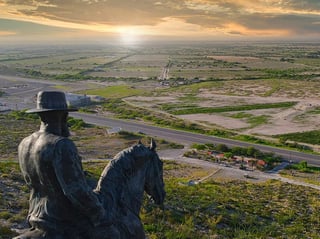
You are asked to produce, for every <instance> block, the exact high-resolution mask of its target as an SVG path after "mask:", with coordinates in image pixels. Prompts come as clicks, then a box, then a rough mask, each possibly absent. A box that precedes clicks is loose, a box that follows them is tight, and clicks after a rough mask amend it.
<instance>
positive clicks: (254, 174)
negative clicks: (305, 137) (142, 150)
mask: <svg viewBox="0 0 320 239" xmlns="http://www.w3.org/2000/svg"><path fill="white" fill-rule="evenodd" d="M184 151H185V150H184V149H178V150H176V149H170V150H160V151H159V152H158V154H159V156H160V158H162V159H163V160H174V161H177V162H180V163H186V164H192V165H195V166H200V167H203V168H206V169H212V170H210V171H212V172H211V173H210V174H209V175H207V176H206V177H204V178H202V179H200V180H198V181H200V182H201V181H204V180H206V179H208V178H209V177H208V176H210V178H213V179H214V178H216V179H225V180H245V181H249V182H265V181H267V180H270V179H276V180H279V181H281V182H284V183H290V184H295V185H300V186H304V187H310V188H314V189H317V190H320V186H318V185H314V184H310V183H305V182H301V181H297V180H294V179H288V178H285V177H282V176H281V175H280V174H279V173H278V172H279V171H278V170H274V171H270V172H266V173H265V172H261V171H258V170H254V171H253V170H241V169H238V168H235V167H226V166H224V165H221V164H216V163H212V162H208V161H204V160H199V159H195V158H187V157H184V156H183V153H184ZM283 166H284V165H283ZM281 168H282V167H279V170H280V169H281Z"/></svg>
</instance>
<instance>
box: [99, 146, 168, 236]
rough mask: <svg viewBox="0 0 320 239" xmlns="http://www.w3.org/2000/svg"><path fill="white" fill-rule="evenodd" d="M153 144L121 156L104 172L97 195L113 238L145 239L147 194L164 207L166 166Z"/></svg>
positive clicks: (131, 149)
mask: <svg viewBox="0 0 320 239" xmlns="http://www.w3.org/2000/svg"><path fill="white" fill-rule="evenodd" d="M155 149H156V144H155V142H154V141H153V140H151V144H150V146H149V147H146V146H144V145H143V144H142V143H141V142H139V143H138V144H136V145H134V146H132V147H130V148H127V149H125V150H123V151H121V152H120V153H118V154H117V155H116V156H115V157H114V159H113V160H111V161H110V162H109V164H108V165H107V166H106V167H105V169H104V170H103V172H102V174H101V177H100V179H99V181H98V184H97V186H96V189H95V191H96V192H97V193H98V194H99V197H100V200H101V201H102V203H103V205H104V208H105V209H106V214H107V216H108V221H110V222H111V223H112V226H113V230H114V233H111V235H110V238H114V239H116V238H118V239H145V233H144V230H143V226H142V223H141V221H140V217H139V212H140V208H141V205H142V200H143V194H144V191H145V192H146V193H147V194H148V195H150V196H151V198H152V199H153V200H154V202H155V203H156V204H158V205H162V204H163V201H164V198H165V191H164V183H163V163H162V161H161V160H160V158H159V156H158V154H157V153H156V151H155Z"/></svg>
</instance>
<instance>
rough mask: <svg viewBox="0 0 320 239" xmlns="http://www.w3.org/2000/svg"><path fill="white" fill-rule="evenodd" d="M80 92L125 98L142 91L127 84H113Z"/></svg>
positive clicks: (139, 93)
mask: <svg viewBox="0 0 320 239" xmlns="http://www.w3.org/2000/svg"><path fill="white" fill-rule="evenodd" d="M80 93H84V94H87V95H99V96H102V97H105V98H125V97H128V96H133V95H141V94H143V91H142V90H141V89H137V88H134V87H131V86H128V85H115V86H108V87H105V88H102V89H92V90H86V91H83V92H80Z"/></svg>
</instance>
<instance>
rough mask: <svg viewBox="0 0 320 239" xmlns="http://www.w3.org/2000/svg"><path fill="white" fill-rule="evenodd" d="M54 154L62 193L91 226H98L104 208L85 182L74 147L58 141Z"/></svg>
mask: <svg viewBox="0 0 320 239" xmlns="http://www.w3.org/2000/svg"><path fill="white" fill-rule="evenodd" d="M55 154H56V155H55V160H54V163H53V166H54V170H55V173H56V176H57V179H58V181H59V183H60V186H61V188H62V190H63V193H64V194H65V196H66V197H67V198H68V199H69V200H70V201H71V203H72V204H73V206H74V207H75V208H77V209H78V210H79V211H80V212H81V213H83V214H84V215H86V216H87V217H88V218H90V220H91V221H92V223H93V224H95V225H97V224H99V221H100V219H101V218H102V217H103V216H104V208H103V207H102V204H101V203H100V201H99V200H98V197H97V196H96V194H95V193H94V192H93V190H92V189H91V188H90V187H89V185H88V184H87V182H86V179H85V176H84V173H83V170H82V165H81V159H80V156H79V155H78V151H77V148H76V146H75V145H74V143H73V142H72V141H71V140H69V139H67V138H65V139H62V140H59V141H58V142H57V143H56V147H55Z"/></svg>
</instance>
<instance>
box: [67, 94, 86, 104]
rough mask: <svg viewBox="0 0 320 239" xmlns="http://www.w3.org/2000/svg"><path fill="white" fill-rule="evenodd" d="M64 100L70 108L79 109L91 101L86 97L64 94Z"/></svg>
mask: <svg viewBox="0 0 320 239" xmlns="http://www.w3.org/2000/svg"><path fill="white" fill-rule="evenodd" d="M65 95H66V100H67V103H68V105H69V106H70V107H81V106H86V105H90V103H91V99H90V97H88V96H87V95H80V94H73V93H66V94H65Z"/></svg>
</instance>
